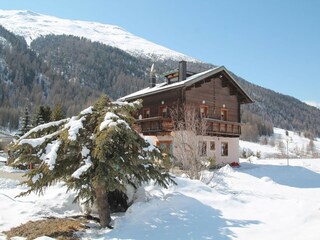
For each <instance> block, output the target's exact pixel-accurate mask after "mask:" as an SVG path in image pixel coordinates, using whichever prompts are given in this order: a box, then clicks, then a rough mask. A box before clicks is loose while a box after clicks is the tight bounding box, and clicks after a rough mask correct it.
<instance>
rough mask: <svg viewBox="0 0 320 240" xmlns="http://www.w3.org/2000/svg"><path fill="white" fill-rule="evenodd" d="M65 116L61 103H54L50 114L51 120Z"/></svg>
mask: <svg viewBox="0 0 320 240" xmlns="http://www.w3.org/2000/svg"><path fill="white" fill-rule="evenodd" d="M63 118H65V115H64V113H63V109H62V104H61V103H57V104H55V105H54V108H53V111H52V114H51V121H58V120H61V119H63Z"/></svg>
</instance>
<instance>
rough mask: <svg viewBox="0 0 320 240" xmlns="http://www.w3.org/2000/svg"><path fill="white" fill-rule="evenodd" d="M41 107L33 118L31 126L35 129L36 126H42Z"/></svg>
mask: <svg viewBox="0 0 320 240" xmlns="http://www.w3.org/2000/svg"><path fill="white" fill-rule="evenodd" d="M43 108H44V107H43V106H40V107H39V108H38V110H37V111H36V113H35V114H34V116H33V121H32V126H33V127H36V126H38V125H41V124H44V120H43Z"/></svg>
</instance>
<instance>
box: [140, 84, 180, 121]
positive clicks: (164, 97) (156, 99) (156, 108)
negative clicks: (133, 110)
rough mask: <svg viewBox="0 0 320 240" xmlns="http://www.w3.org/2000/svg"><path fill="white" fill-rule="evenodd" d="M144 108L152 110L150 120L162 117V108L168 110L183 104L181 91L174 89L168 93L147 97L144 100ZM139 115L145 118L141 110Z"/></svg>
mask: <svg viewBox="0 0 320 240" xmlns="http://www.w3.org/2000/svg"><path fill="white" fill-rule="evenodd" d="M142 100H143V102H142V105H143V108H149V109H150V118H152V117H158V116H161V114H160V107H161V106H167V107H168V108H170V107H172V106H174V105H175V104H177V103H178V102H181V89H173V90H170V91H166V92H161V93H157V94H153V95H150V96H145V97H143V98H142ZM139 115H141V116H143V110H142V109H140V110H139Z"/></svg>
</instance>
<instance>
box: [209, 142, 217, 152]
mask: <svg viewBox="0 0 320 240" xmlns="http://www.w3.org/2000/svg"><path fill="white" fill-rule="evenodd" d="M210 150H211V151H214V150H216V143H215V142H214V141H211V142H210Z"/></svg>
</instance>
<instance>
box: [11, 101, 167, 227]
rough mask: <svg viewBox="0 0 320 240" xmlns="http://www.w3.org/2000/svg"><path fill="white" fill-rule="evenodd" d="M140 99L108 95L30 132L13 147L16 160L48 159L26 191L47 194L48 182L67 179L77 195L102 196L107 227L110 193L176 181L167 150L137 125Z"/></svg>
mask: <svg viewBox="0 0 320 240" xmlns="http://www.w3.org/2000/svg"><path fill="white" fill-rule="evenodd" d="M138 107H141V104H140V103H139V102H135V103H130V104H125V103H122V104H119V103H112V102H110V100H109V99H108V98H107V97H106V96H103V97H101V98H100V100H99V101H98V102H96V104H95V105H94V106H93V107H90V108H88V109H86V110H83V111H82V112H81V113H80V114H79V115H78V116H76V117H72V118H71V119H64V120H60V121H55V122H52V123H48V124H44V125H41V126H39V127H36V128H34V129H32V130H31V131H29V133H28V135H25V136H23V138H20V139H19V140H18V141H17V142H16V143H15V144H14V145H12V146H11V147H10V152H11V157H12V158H15V159H16V161H15V163H16V164H29V163H42V164H40V165H39V167H38V168H35V169H33V170H31V171H30V172H28V173H27V176H28V180H27V181H26V182H25V183H26V184H27V185H28V186H29V187H30V188H29V190H28V191H26V192H24V193H21V195H26V194H29V193H31V192H33V191H34V192H36V193H38V194H41V193H43V191H44V190H45V188H46V187H48V186H50V185H52V184H54V183H55V182H56V181H58V180H64V181H65V182H66V185H67V186H68V190H70V189H74V190H75V191H76V192H77V196H76V200H80V199H82V200H85V201H86V202H87V203H93V202H94V201H96V203H97V206H98V212H99V217H100V225H101V226H102V227H106V226H110V221H111V217H110V203H109V202H108V197H109V196H110V194H111V193H113V192H115V191H117V192H120V193H123V194H125V193H126V190H125V189H126V186H127V185H128V184H130V185H132V186H134V187H137V186H139V185H140V184H142V183H143V182H146V181H149V180H151V179H153V180H155V182H156V183H158V184H159V185H161V186H164V187H167V185H168V184H169V183H170V182H173V180H172V179H171V178H170V176H169V174H168V173H161V172H160V171H159V166H158V165H157V164H156V162H158V161H155V159H160V160H163V155H162V153H161V151H160V150H159V149H158V148H156V147H154V146H153V145H150V144H149V143H148V142H147V141H146V140H145V139H144V138H142V137H141V136H140V135H139V134H138V133H137V132H136V131H135V130H134V129H133V122H134V118H133V117H132V115H131V114H132V113H134V112H135V111H136V110H137V108H138Z"/></svg>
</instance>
